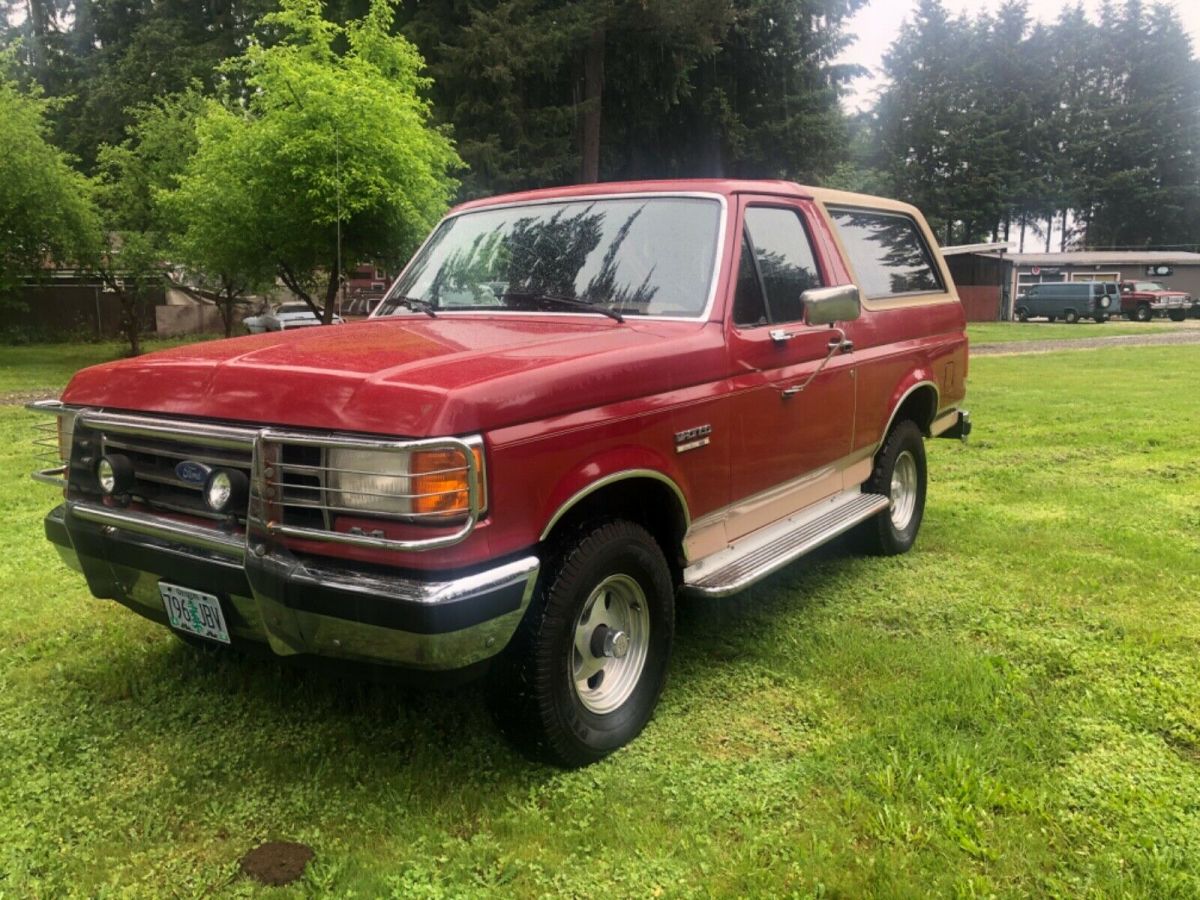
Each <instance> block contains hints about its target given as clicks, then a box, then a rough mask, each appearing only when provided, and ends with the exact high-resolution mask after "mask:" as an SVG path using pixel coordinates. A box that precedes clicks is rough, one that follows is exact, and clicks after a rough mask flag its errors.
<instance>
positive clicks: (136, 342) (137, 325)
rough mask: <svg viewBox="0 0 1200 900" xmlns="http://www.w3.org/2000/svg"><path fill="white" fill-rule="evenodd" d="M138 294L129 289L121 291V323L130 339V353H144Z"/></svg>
mask: <svg viewBox="0 0 1200 900" xmlns="http://www.w3.org/2000/svg"><path fill="white" fill-rule="evenodd" d="M137 298H138V295H137V293H136V292H134V293H130V292H129V291H128V290H122V291H121V320H122V322H121V324H122V325H123V326H124V331H125V339H126V340H127V341H129V355H130V356H141V355H142V335H141V324H142V323H141V322H140V321H138V301H137Z"/></svg>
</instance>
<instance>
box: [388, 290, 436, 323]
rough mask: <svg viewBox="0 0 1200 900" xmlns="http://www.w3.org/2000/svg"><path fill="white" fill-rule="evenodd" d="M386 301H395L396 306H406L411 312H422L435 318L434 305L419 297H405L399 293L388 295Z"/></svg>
mask: <svg viewBox="0 0 1200 900" xmlns="http://www.w3.org/2000/svg"><path fill="white" fill-rule="evenodd" d="M387 302H388V303H395V304H397V305H398V306H407V307H408V308H409V309H411V310H412V311H413V312H423V313H425V315H427V316H429V318H431V319H436V318H437V313H435V312H434V311H433V310H434V308H435V307H434V305H433V304H432V303H430V302H429V301H428V300H422V299H421V298H420V297H405V296H404V295H403V294H401V295H400V296H398V297H388V300H387Z"/></svg>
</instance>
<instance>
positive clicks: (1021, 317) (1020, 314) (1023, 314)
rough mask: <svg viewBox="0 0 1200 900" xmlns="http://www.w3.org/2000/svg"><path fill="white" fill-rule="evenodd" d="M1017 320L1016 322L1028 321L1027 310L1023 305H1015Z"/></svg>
mask: <svg viewBox="0 0 1200 900" xmlns="http://www.w3.org/2000/svg"><path fill="white" fill-rule="evenodd" d="M1017 321H1018V322H1028V321H1029V310H1027V309H1026V308H1025V307H1023V306H1018V307H1017Z"/></svg>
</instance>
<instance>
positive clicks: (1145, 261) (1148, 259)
mask: <svg viewBox="0 0 1200 900" xmlns="http://www.w3.org/2000/svg"><path fill="white" fill-rule="evenodd" d="M983 255H984V256H996V257H999V256H1000V255H1001V254H999V253H985V254H983ZM1003 256H1004V258H1005V259H1007V260H1010V261H1011V262H1012V263H1013V264H1014V265H1018V266H1144V265H1174V266H1200V253H1184V252H1182V251H1178V250H1083V251H1079V252H1076V253H1005V254H1003Z"/></svg>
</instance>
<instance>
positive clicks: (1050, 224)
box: [1046, 213, 1054, 253]
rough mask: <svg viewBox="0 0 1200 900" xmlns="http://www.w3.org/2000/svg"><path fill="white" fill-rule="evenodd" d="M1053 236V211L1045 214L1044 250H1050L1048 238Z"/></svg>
mask: <svg viewBox="0 0 1200 900" xmlns="http://www.w3.org/2000/svg"><path fill="white" fill-rule="evenodd" d="M1052 237H1054V213H1050V215H1048V216H1046V252H1047V253H1049V252H1050V238H1052Z"/></svg>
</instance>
